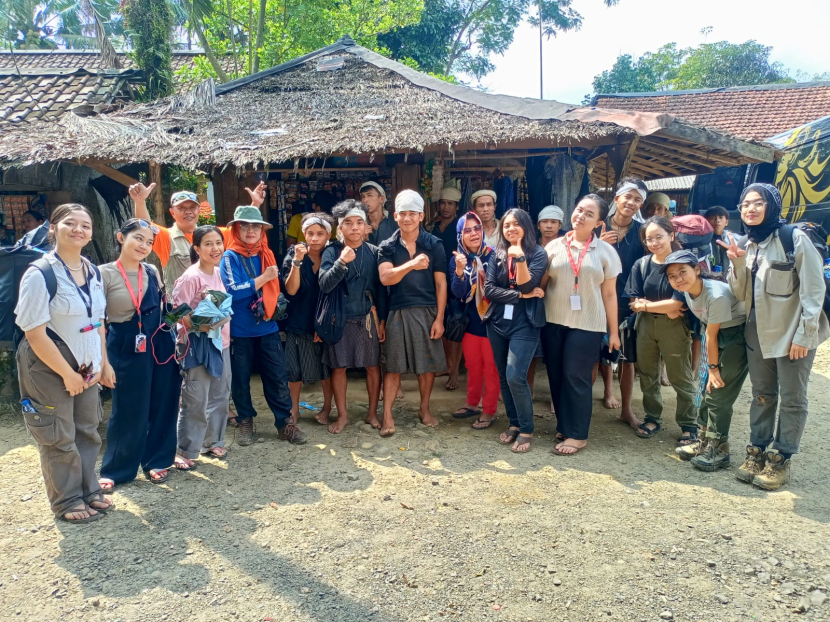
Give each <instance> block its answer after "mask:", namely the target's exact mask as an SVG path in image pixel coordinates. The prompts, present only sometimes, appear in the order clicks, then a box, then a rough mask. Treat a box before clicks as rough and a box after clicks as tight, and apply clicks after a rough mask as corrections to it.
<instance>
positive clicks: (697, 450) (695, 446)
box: [674, 437, 707, 460]
mask: <svg viewBox="0 0 830 622" xmlns="http://www.w3.org/2000/svg"><path fill="white" fill-rule="evenodd" d="M706 442H707V439H705V438H703V437H700V438H698V439H697V440H696V441H695V442H694V443H692V444H691V445H681V446H680V447H676V448H675V449H674V453H676V454H677V456H678V457H679V458H680V459H681V460H691V459H692V458H694V457H695V456H699V455H700V454H702V453H703V450H704V449H706Z"/></svg>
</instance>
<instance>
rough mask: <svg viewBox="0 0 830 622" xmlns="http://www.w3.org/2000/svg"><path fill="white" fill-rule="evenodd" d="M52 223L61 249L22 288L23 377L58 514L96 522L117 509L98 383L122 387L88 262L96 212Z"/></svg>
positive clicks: (96, 277)
mask: <svg viewBox="0 0 830 622" xmlns="http://www.w3.org/2000/svg"><path fill="white" fill-rule="evenodd" d="M51 222H52V224H51V227H50V233H49V235H50V238H51V241H52V243H53V244H54V245H55V250H54V251H53V252H51V253H49V254H48V255H46V256H45V257H44V258H43V259H41V260H38V261H37V262H35V265H33V266H31V267H30V268H29V269H28V270H27V271H26V273H25V274H24V275H23V279H22V280H21V282H20V297H19V299H18V303H17V307H16V308H15V314H16V315H17V320H16V322H17V325H18V326H19V327H20V328H21V330H23V332H24V333H25V335H26V337H25V339H24V340H23V341H22V342H21V344H20V347H19V348H18V350H17V373H18V380H19V382H20V394H21V396H22V399H21V405H22V406H23V418H24V420H25V422H26V427H27V428H28V430H29V433H30V434H31V435H32V437H33V438H34V439H35V442H36V443H37V446H38V451H39V452H40V465H41V469H42V471H43V479H44V482H45V484H46V496H47V497H48V498H49V503H50V504H51V506H52V512H53V513H54V514H55V516H56V517H57V518H58V519H60V520H64V521H67V522H70V523H88V522H91V521H94V520H98V519H99V518H101V516H102V514H104V513H106V512H108V511H109V510H112V509H114V508H115V504H113V502H112V500H111V499H110V498H109V497H107V496H104V495H103V494H102V492H101V487H100V486H99V485H98V477H97V475H96V474H95V461H96V459H97V458H98V452H99V450H100V449H101V437H100V436H99V435H98V429H97V428H98V424H99V423H100V422H101V418H102V414H103V413H102V410H101V400H100V398H99V395H98V383H99V382H100V383H101V384H104V385H105V386H108V387H112V386H114V384H115V377H114V374H113V371H112V367H111V366H110V364H109V362H108V360H107V350H106V347H105V343H104V312H105V308H106V301H105V299H104V289H103V285H102V283H101V275H100V273H99V272H98V269H97V268H96V267H95V266H93V265H92V264H91V263H90V262H89V261H88V260H86V259H84V258H83V257H82V256H81V251H82V250H83V248H84V246H86V245H87V244H88V243H89V241H90V239H92V217H91V215H90V213H89V210H87V209H86V208H85V207H84V206H82V205H78V204H76V203H68V204H65V205H61V206H59V207H57V208H55V211H54V212H53V213H52V221H51ZM48 283H51V286H50V285H47V284H48Z"/></svg>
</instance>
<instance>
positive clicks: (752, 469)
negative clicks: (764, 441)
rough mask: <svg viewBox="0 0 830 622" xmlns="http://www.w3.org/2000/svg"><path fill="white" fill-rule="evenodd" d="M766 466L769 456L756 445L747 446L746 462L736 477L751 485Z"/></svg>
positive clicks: (739, 468)
mask: <svg viewBox="0 0 830 622" xmlns="http://www.w3.org/2000/svg"><path fill="white" fill-rule="evenodd" d="M766 464H767V455H766V454H765V453H764V452H763V451H761V448H760V447H755V445H747V447H746V460H744V463H743V464H742V465H741V466H740V467H738V471H737V473H735V476H736V477H737V478H738V479H739V480H741V481H742V482H747V483H749V484H751V483H752V480H754V479H755V476H756V475H758V474H759V473H760V472H761V471H763V470H764V467H765V466H766Z"/></svg>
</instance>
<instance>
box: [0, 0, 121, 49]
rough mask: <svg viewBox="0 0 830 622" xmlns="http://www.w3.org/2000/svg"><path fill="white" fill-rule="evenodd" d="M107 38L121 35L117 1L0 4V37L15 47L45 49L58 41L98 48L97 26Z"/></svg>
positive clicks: (14, 0)
mask: <svg viewBox="0 0 830 622" xmlns="http://www.w3.org/2000/svg"><path fill="white" fill-rule="evenodd" d="M99 26H103V28H104V34H105V35H106V36H107V37H110V38H119V37H122V36H123V32H124V31H123V24H122V22H121V16H120V15H119V14H118V0H101V1H97V2H95V3H94V4H93V3H92V2H90V1H89V0H4V2H2V3H0V40H2V41H3V42H4V44H5V45H8V46H12V47H15V48H18V49H39V48H41V49H43V48H45V49H49V48H55V47H57V46H58V45H59V44H63V45H65V46H67V47H74V48H94V47H98V37H97V34H98V33H97V29H98V27H99Z"/></svg>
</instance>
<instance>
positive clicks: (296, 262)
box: [291, 259, 303, 268]
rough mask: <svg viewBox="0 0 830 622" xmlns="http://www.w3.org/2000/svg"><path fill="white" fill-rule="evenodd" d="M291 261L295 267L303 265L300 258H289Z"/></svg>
mask: <svg viewBox="0 0 830 622" xmlns="http://www.w3.org/2000/svg"><path fill="white" fill-rule="evenodd" d="M291 263H292V264H293V265H294V266H295V267H296V268H301V267H302V265H303V261H302V259H292V260H291Z"/></svg>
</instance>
